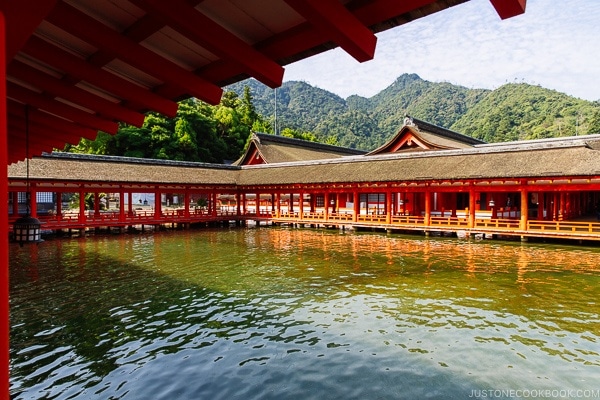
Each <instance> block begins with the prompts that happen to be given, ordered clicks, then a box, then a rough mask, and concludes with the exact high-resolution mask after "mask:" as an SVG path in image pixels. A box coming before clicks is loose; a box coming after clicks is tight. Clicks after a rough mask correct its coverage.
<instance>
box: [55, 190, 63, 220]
mask: <svg viewBox="0 0 600 400" xmlns="http://www.w3.org/2000/svg"><path fill="white" fill-rule="evenodd" d="M56 218H57V219H58V220H59V221H60V220H61V219H62V192H56Z"/></svg>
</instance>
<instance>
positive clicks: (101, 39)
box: [47, 2, 223, 104]
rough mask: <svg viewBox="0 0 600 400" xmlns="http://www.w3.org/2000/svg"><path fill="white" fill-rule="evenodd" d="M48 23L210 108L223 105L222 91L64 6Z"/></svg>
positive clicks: (57, 8) (58, 9)
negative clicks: (180, 89)
mask: <svg viewBox="0 0 600 400" xmlns="http://www.w3.org/2000/svg"><path fill="white" fill-rule="evenodd" d="M169 4H171V3H170V2H169ZM47 20H48V21H49V22H51V23H53V24H55V25H57V26H59V27H60V28H61V29H64V30H65V31H67V32H69V33H71V34H73V35H75V36H78V37H80V38H82V39H83V40H85V41H87V42H89V43H90V44H92V45H94V46H96V47H98V48H102V49H104V50H105V51H107V52H111V53H113V54H114V55H115V56H116V57H118V58H119V59H120V60H122V61H124V62H126V63H128V64H130V65H132V66H133V67H135V68H137V69H139V70H140V71H144V72H146V73H148V74H150V75H152V76H154V77H156V78H158V79H161V80H162V81H164V82H165V83H170V84H174V85H177V86H179V87H180V88H182V89H184V90H185V93H187V94H189V95H190V96H193V97H196V98H198V99H201V100H204V101H206V102H207V103H209V104H219V102H220V101H221V95H222V93H223V89H221V87H219V86H217V85H214V84H212V83H210V82H208V81H206V80H204V79H202V78H200V77H199V76H197V75H195V74H193V73H191V72H190V71H188V70H186V69H184V68H182V67H180V66H178V65H177V64H175V63H174V62H172V61H170V60H167V59H166V58H163V57H162V56H160V55H158V54H157V53H155V52H153V51H151V50H149V49H147V48H146V47H143V46H141V45H140V44H138V43H136V42H135V41H133V40H131V39H128V38H127V37H125V36H123V35H121V34H120V33H118V32H116V31H114V30H113V29H111V28H109V27H108V26H106V25H104V24H102V23H101V22H99V21H97V20H95V19H93V18H91V17H88V16H87V15H86V14H84V13H83V12H81V11H79V10H77V9H76V8H74V7H71V6H70V5H68V4H66V3H64V2H60V3H59V4H57V6H56V7H55V8H54V10H53V11H52V12H51V13H50V15H48V18H47Z"/></svg>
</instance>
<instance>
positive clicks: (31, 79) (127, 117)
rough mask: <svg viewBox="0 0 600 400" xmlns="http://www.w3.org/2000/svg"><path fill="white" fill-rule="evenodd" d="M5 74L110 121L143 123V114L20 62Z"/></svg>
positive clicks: (139, 124) (132, 123)
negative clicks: (94, 111)
mask: <svg viewBox="0 0 600 400" xmlns="http://www.w3.org/2000/svg"><path fill="white" fill-rule="evenodd" d="M7 72H8V74H9V75H10V76H12V77H14V78H17V79H19V80H22V81H24V82H27V83H29V84H33V85H34V86H36V87H38V88H39V89H41V90H43V91H44V92H47V93H50V94H52V95H53V96H56V97H62V98H64V99H65V100H68V101H70V102H73V103H76V104H80V105H81V106H83V107H85V108H89V109H92V110H96V111H97V112H98V113H100V114H103V115H105V116H107V117H110V118H111V119H114V120H118V121H123V122H125V123H128V124H130V125H134V126H137V127H140V126H142V124H143V123H144V119H145V116H144V114H142V113H139V112H136V111H133V110H130V109H128V108H125V107H122V106H120V105H118V104H115V103H113V102H111V101H108V100H106V99H104V98H102V97H99V96H97V95H95V94H92V93H90V92H88V91H86V90H83V89H81V88H79V87H76V86H73V85H71V84H69V83H68V82H66V81H64V80H60V79H57V78H55V77H52V76H51V75H48V74H46V73H44V72H42V71H40V70H38V69H36V68H33V67H31V66H29V65H27V64H25V63H22V62H20V61H16V60H15V61H13V62H12V63H11V64H10V65H9V66H8V70H7Z"/></svg>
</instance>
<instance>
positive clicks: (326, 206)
mask: <svg viewBox="0 0 600 400" xmlns="http://www.w3.org/2000/svg"><path fill="white" fill-rule="evenodd" d="M324 196H325V221H327V220H329V192H325V194H324Z"/></svg>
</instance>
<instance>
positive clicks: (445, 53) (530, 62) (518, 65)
mask: <svg viewBox="0 0 600 400" xmlns="http://www.w3.org/2000/svg"><path fill="white" fill-rule="evenodd" d="M377 36H378V40H377V50H376V52H375V58H374V59H373V60H371V61H367V62H365V63H362V64H361V63H358V62H357V61H355V60H354V59H353V58H352V57H350V56H349V55H348V54H346V53H345V52H343V51H342V50H340V49H335V50H332V51H329V52H326V53H323V54H320V55H317V56H314V57H312V58H309V59H306V60H303V61H299V62H297V63H294V64H290V65H288V66H286V72H285V77H284V80H286V81H290V80H300V81H305V82H308V83H310V84H312V85H314V86H317V87H320V88H322V89H326V90H329V91H331V92H333V93H336V94H338V95H340V96H341V97H343V98H346V97H348V96H350V95H352V94H358V95H361V96H365V97H370V96H373V95H374V94H376V93H378V92H379V91H381V90H383V89H384V88H386V87H387V86H389V85H390V84H391V83H392V82H394V80H395V79H396V78H397V77H398V76H400V75H401V74H403V73H416V74H418V75H419V76H420V77H421V78H423V79H425V80H428V81H432V82H450V83H453V84H457V85H462V86H466V87H469V88H486V89H495V88H497V87H499V86H501V85H503V84H505V83H508V82H526V83H530V84H534V85H540V86H543V87H546V88H549V89H555V90H558V91H560V92H564V93H567V94H569V95H572V96H575V97H579V98H582V99H586V100H600V0H560V1H559V0H528V1H527V8H526V11H525V14H523V15H520V16H517V17H513V18H510V19H506V20H504V21H502V20H500V17H498V14H496V11H495V10H494V8H493V6H492V4H491V3H490V1H489V0H471V1H469V2H467V3H466V4H460V5H458V6H455V7H453V8H451V9H448V10H445V11H442V12H439V13H436V14H434V15H431V16H429V17H425V18H421V19H419V20H417V21H413V22H411V23H409V24H406V25H404V26H400V27H396V28H393V29H390V30H387V31H385V32H382V33H379V34H378V35H377Z"/></svg>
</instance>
